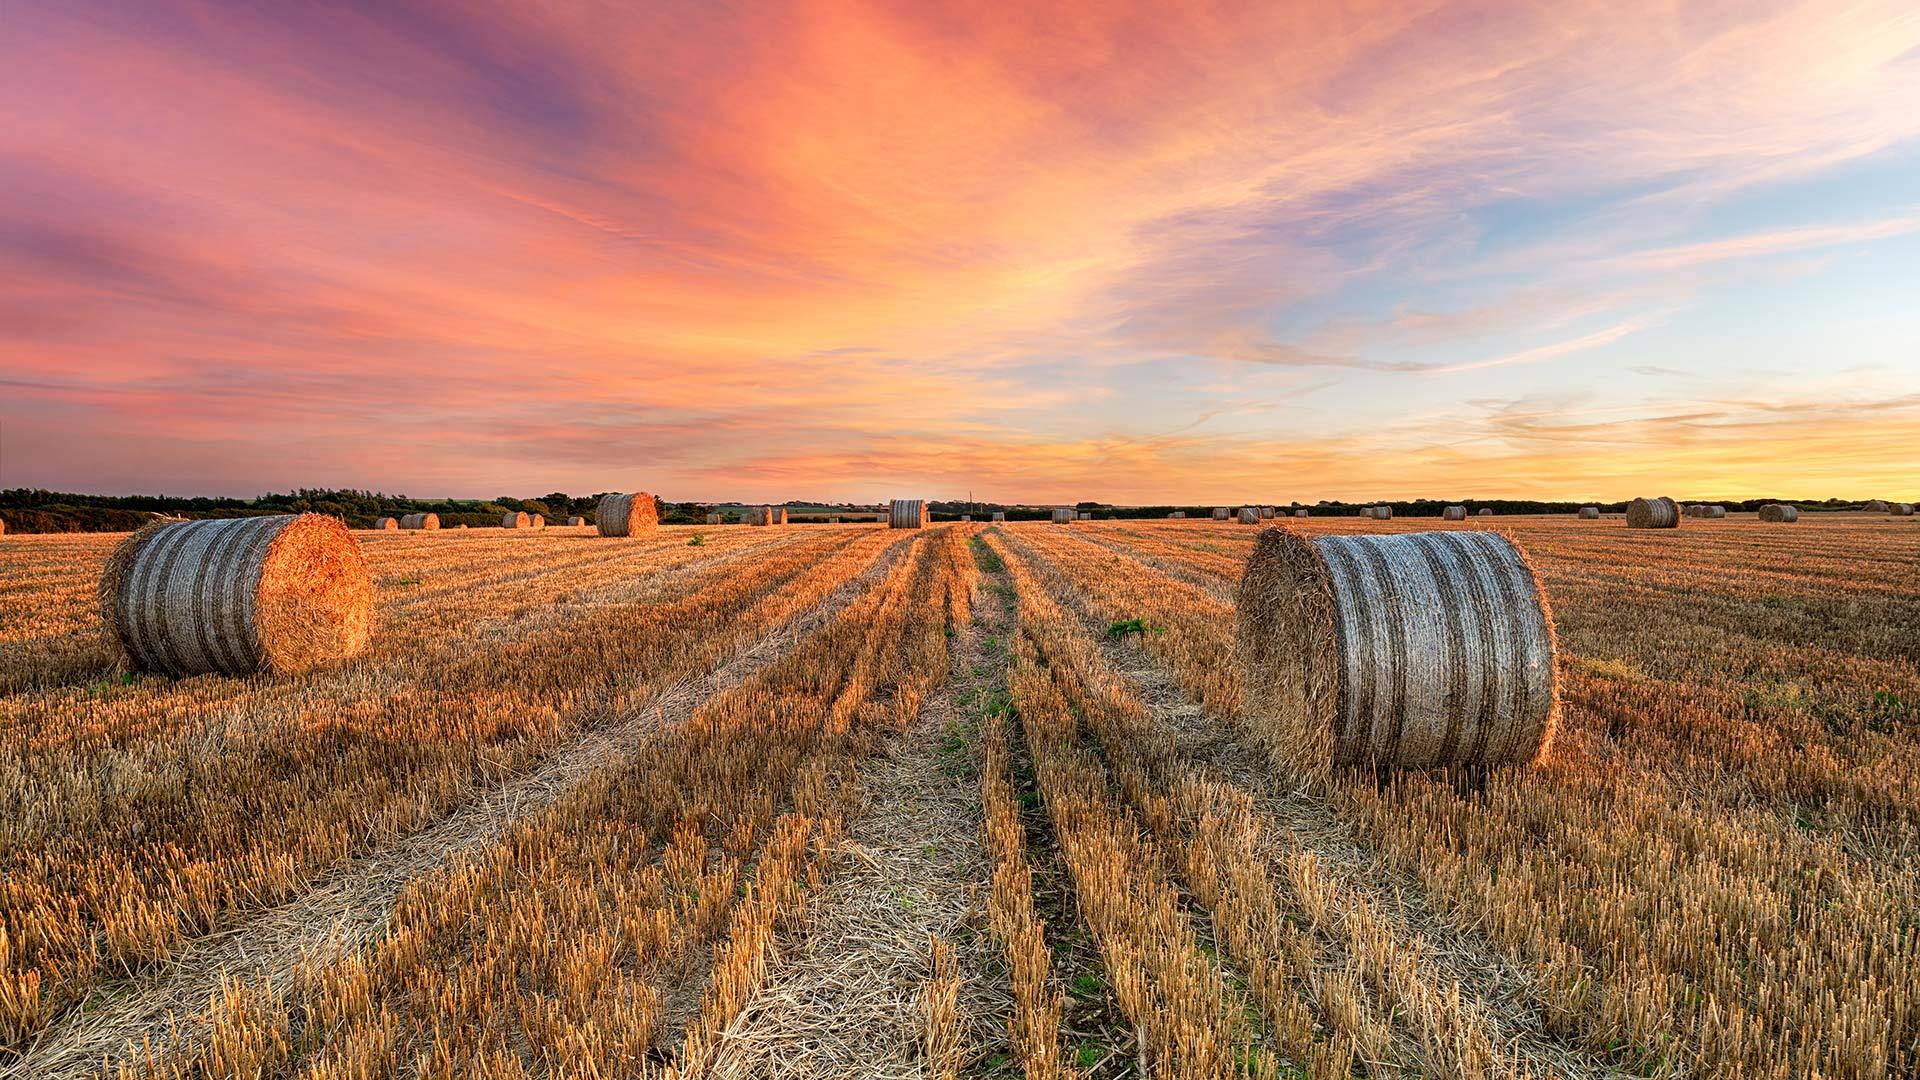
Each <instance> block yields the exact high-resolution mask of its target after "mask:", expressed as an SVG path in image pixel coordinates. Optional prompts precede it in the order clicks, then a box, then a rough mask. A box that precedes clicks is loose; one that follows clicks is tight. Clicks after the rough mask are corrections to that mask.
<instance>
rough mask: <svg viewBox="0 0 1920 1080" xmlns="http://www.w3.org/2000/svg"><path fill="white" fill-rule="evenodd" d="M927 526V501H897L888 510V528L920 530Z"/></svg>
mask: <svg viewBox="0 0 1920 1080" xmlns="http://www.w3.org/2000/svg"><path fill="white" fill-rule="evenodd" d="M926 524H927V500H925V499H895V500H893V505H892V506H891V507H889V508H888V510H887V528H889V529H920V528H925V527H926Z"/></svg>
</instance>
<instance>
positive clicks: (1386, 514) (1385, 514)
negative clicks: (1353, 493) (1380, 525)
mask: <svg viewBox="0 0 1920 1080" xmlns="http://www.w3.org/2000/svg"><path fill="white" fill-rule="evenodd" d="M1392 517H1393V507H1391V506H1376V507H1374V508H1373V518H1374V520H1376V521H1388V520H1391V519H1392Z"/></svg>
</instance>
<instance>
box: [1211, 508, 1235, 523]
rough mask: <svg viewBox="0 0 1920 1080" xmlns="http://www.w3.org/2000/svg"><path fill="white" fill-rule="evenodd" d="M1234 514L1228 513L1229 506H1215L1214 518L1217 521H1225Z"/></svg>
mask: <svg viewBox="0 0 1920 1080" xmlns="http://www.w3.org/2000/svg"><path fill="white" fill-rule="evenodd" d="M1232 516H1233V515H1231V514H1229V513H1227V508H1226V507H1224V506H1216V507H1214V508H1213V520H1215V521H1225V520H1227V519H1228V518H1229V517H1232Z"/></svg>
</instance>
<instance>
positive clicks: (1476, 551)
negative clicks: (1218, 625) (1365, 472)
mask: <svg viewBox="0 0 1920 1080" xmlns="http://www.w3.org/2000/svg"><path fill="white" fill-rule="evenodd" d="M1237 607H1238V614H1237V616H1236V620H1237V626H1236V630H1235V645H1236V650H1237V655H1238V658H1239V662H1240V669H1241V672H1242V685H1243V693H1244V701H1243V703H1242V705H1243V715H1244V716H1245V717H1246V720H1247V722H1248V723H1249V724H1250V725H1251V726H1252V728H1253V729H1254V730H1255V731H1256V732H1258V733H1260V735H1261V736H1262V737H1263V738H1264V739H1265V740H1266V741H1267V743H1268V744H1269V746H1271V747H1272V748H1273V749H1274V751H1275V753H1276V755H1277V756H1278V757H1280V758H1281V759H1282V760H1285V761H1289V762H1291V763H1292V764H1294V765H1296V766H1297V767H1299V768H1301V769H1303V770H1305V771H1307V772H1308V773H1310V774H1316V775H1317V774H1321V773H1324V772H1325V771H1326V770H1327V769H1328V768H1329V767H1330V766H1335V765H1357V764H1366V763H1377V764H1380V765H1390V766H1397V767H1401V768H1408V769H1420V768H1432V767H1437V766H1447V765H1481V766H1485V765H1507V764H1528V763H1533V762H1537V761H1538V760H1540V758H1542V757H1543V756H1544V754H1545V752H1546V748H1547V746H1548V744H1549V743H1550V742H1551V741H1552V738H1553V732H1554V728H1555V726H1556V724H1557V723H1558V720H1559V711H1560V710H1559V695H1558V686H1557V683H1556V678H1557V676H1556V673H1555V668H1554V652H1555V641H1554V633H1553V618H1552V613H1551V611H1550V609H1549V608H1548V605H1547V599H1546V594H1545V592H1544V591H1543V590H1542V589H1541V586H1540V580H1539V578H1538V576H1537V575H1536V574H1535V573H1534V571H1533V567H1532V566H1531V564H1529V563H1528V561H1527V558H1526V555H1525V553H1524V552H1522V551H1521V550H1520V548H1519V547H1518V546H1516V545H1515V544H1514V543H1513V542H1512V541H1511V540H1509V539H1507V538H1506V537H1504V536H1501V535H1499V534H1497V533H1492V532H1484V531H1460V532H1426V533H1402V534H1399V535H1357V536H1327V537H1322V538H1320V539H1309V538H1308V537H1306V536H1305V535H1303V534H1301V533H1298V532H1295V531H1294V530H1292V529H1287V528H1281V529H1268V530H1265V531H1263V532H1261V534H1260V538H1259V539H1258V540H1257V541H1255V543H1254V549H1253V556H1252V558H1250V559H1249V560H1248V561H1247V568H1246V573H1245V575H1244V576H1243V577H1242V578H1241V581H1240V591H1239V596H1238V604H1237Z"/></svg>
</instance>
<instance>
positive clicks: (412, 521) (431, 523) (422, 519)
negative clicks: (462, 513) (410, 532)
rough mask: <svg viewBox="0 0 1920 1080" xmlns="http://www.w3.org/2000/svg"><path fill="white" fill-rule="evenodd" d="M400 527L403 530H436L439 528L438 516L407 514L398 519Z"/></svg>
mask: <svg viewBox="0 0 1920 1080" xmlns="http://www.w3.org/2000/svg"><path fill="white" fill-rule="evenodd" d="M400 527H401V528H403V529H438V528H439V527H440V515H439V514H408V515H406V516H405V517H402V518H401V519H400Z"/></svg>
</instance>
